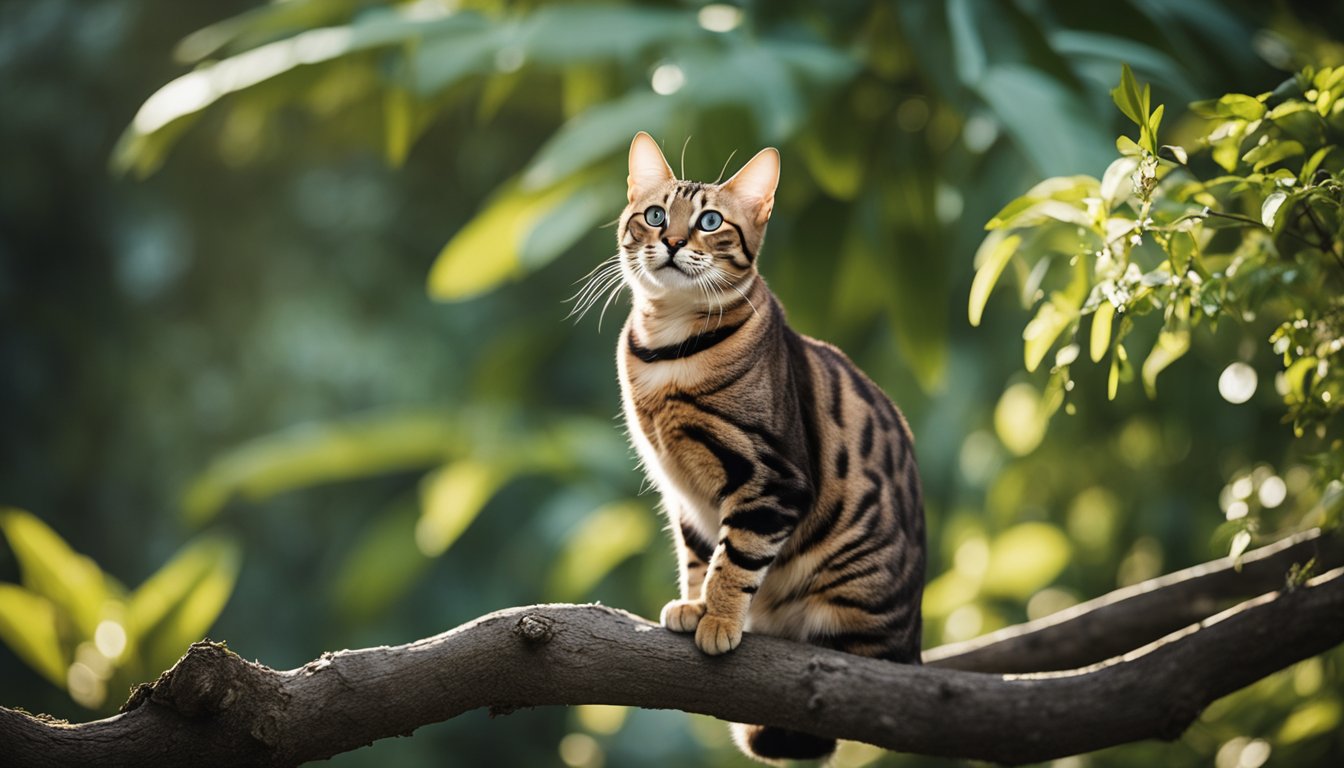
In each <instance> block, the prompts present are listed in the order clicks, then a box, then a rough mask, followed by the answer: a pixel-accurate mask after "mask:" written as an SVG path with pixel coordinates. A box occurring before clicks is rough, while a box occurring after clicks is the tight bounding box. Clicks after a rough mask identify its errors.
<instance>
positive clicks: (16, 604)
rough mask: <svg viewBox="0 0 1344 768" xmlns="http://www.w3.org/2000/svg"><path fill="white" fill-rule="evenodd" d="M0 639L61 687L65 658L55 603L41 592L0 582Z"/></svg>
mask: <svg viewBox="0 0 1344 768" xmlns="http://www.w3.org/2000/svg"><path fill="white" fill-rule="evenodd" d="M0 640H3V641H4V642H5V645H8V646H9V648H10V650H12V651H14V655H15V656H18V657H19V658H20V659H22V660H23V662H24V663H25V664H27V665H28V666H30V667H32V668H33V669H35V670H37V672H38V673H40V674H41V675H42V676H43V677H45V678H47V679H48V680H50V681H51V682H52V683H54V684H56V685H58V686H60V687H61V688H64V687H65V671H66V668H67V667H69V666H70V662H69V659H68V658H66V655H65V653H64V652H62V650H61V640H60V635H59V633H58V632H57V629H56V606H54V605H52V602H51V601H50V600H48V599H47V598H45V597H42V596H41V595H37V594H34V593H32V592H29V591H28V590H26V589H24V588H22V587H19V586H16V585H14V584H4V583H0Z"/></svg>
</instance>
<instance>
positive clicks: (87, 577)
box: [0, 508, 108, 638]
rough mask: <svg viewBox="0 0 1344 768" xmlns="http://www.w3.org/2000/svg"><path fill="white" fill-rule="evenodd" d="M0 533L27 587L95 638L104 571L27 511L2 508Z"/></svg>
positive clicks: (104, 585)
mask: <svg viewBox="0 0 1344 768" xmlns="http://www.w3.org/2000/svg"><path fill="white" fill-rule="evenodd" d="M0 531H3V532H4V534H5V538H6V539H8V541H9V546H10V548H11V549H13V550H14V557H15V558H16V559H17V560H18V562H19V570H20V572H21V573H22V574H23V584H24V586H25V587H27V588H28V589H29V590H31V591H32V592H33V593H34V594H37V595H40V596H42V597H44V598H46V599H47V600H50V601H51V604H52V605H53V606H55V607H56V609H58V610H60V611H64V612H65V613H66V614H67V615H68V616H69V618H70V619H71V621H73V623H74V625H75V629H76V631H78V632H79V633H80V634H81V635H82V636H83V637H86V638H91V637H93V632H94V630H95V629H96V628H97V626H98V621H99V620H100V616H101V612H102V607H103V602H104V601H105V600H106V599H107V592H108V584H107V583H106V579H105V577H104V575H103V572H102V570H101V569H100V568H99V567H98V566H97V565H96V564H95V563H94V562H93V561H92V560H90V559H89V558H87V557H85V556H83V555H80V554H78V553H77V552H75V551H74V550H72V549H70V546H69V545H68V544H66V543H65V540H64V539H62V538H61V537H60V535H59V534H57V533H56V532H55V531H53V530H52V529H51V528H50V527H48V526H47V524H46V523H44V522H42V521H41V520H39V519H38V518H37V517H36V516H34V515H32V514H29V513H28V512H24V511H22V510H18V509H12V508H0Z"/></svg>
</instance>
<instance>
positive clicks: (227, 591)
mask: <svg viewBox="0 0 1344 768" xmlns="http://www.w3.org/2000/svg"><path fill="white" fill-rule="evenodd" d="M241 565H242V552H241V550H240V549H239V548H238V546H237V544H235V543H234V542H232V541H229V540H221V539H215V540H211V539H206V540H204V541H202V542H199V543H196V544H194V545H188V547H187V549H186V551H185V552H184V554H183V555H180V556H178V557H176V558H174V560H173V562H172V563H170V564H169V565H168V566H165V567H166V568H167V567H174V566H175V567H177V568H180V570H181V574H182V575H183V576H185V577H187V578H189V579H191V580H192V583H191V586H190V587H189V588H188V589H186V590H185V591H184V592H182V595H181V599H180V600H178V602H177V603H176V605H175V606H173V607H172V608H171V609H170V610H169V611H168V612H167V613H166V615H164V617H163V619H162V620H161V621H159V622H158V623H157V626H156V628H155V629H154V631H153V632H152V634H151V635H150V636H149V638H148V641H147V642H146V643H145V645H146V649H145V653H144V661H145V664H146V665H148V668H149V669H167V668H168V667H169V666H170V665H172V664H173V662H175V661H176V660H177V659H178V657H179V656H181V655H182V654H183V653H184V652H185V651H186V650H187V646H189V645H191V644H192V643H194V642H196V641H197V640H200V639H201V638H203V637H205V633H206V632H207V631H209V629H210V627H211V626H212V625H213V624H214V623H215V620H216V619H217V618H219V614H220V613H221V612H222V611H223V610H224V606H225V605H226V604H227V603H228V602H229V597H230V596H231V595H232V594H233V587H234V584H235V583H236V582H237V580H238V570H239V568H240V567H241ZM157 575H158V574H156V576H157ZM150 583H153V584H154V587H153V589H152V591H151V592H150V593H149V594H150V595H154V594H155V593H158V594H159V595H162V594H163V593H169V596H170V597H172V596H175V595H171V593H172V592H176V591H178V589H180V587H176V586H169V585H168V584H167V583H166V582H165V581H158V582H155V581H154V577H151V578H150V581H149V582H146V584H150ZM142 589H143V587H142ZM145 601H146V603H149V604H148V605H146V606H144V607H142V608H141V611H142V613H143V614H146V615H150V616H152V614H153V613H154V610H153V609H154V608H157V607H158V606H157V605H155V603H156V602H157V600H156V598H155V597H151V596H147V597H146V598H145Z"/></svg>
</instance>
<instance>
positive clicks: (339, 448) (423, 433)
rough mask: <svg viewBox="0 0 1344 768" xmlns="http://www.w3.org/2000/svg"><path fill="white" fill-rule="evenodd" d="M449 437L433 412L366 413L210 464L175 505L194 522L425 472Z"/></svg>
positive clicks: (299, 430)
mask: <svg viewBox="0 0 1344 768" xmlns="http://www.w3.org/2000/svg"><path fill="white" fill-rule="evenodd" d="M456 445H457V438H456V437H455V436H454V434H453V432H452V425H451V424H449V422H448V421H447V419H446V417H445V415H444V414H443V412H441V411H435V410H421V411H414V410H408V411H401V412H397V411H394V412H389V413H374V414H369V415H364V416H358V417H354V418H350V419H346V420H342V421H333V422H328V423H321V424H304V425H300V426H296V427H293V428H291V429H287V430H284V431H282V432H277V433H275V434H273V435H267V436H265V437H260V438H257V439H255V440H252V441H251V442H248V443H245V444H243V445H242V446H240V447H239V448H237V449H235V450H233V451H230V452H229V453H227V454H225V455H224V456H221V457H220V458H218V459H215V460H214V461H212V462H211V463H210V466H209V467H208V468H207V469H206V471H205V472H204V473H203V474H202V475H201V476H199V477H197V478H196V479H195V480H193V481H192V483H191V485H190V486H189V487H188V489H187V492H186V494H185V497H184V500H183V507H184V511H185V513H186V516H187V518H188V519H189V520H191V521H192V522H194V523H198V524H199V523H204V522H206V521H208V520H209V519H211V518H213V517H214V516H215V515H216V514H218V512H219V511H220V509H222V508H223V506H224V505H225V504H226V503H228V501H229V500H230V499H231V498H233V497H234V496H239V495H240V496H243V497H245V498H248V499H252V500H257V499H264V498H267V497H269V496H272V495H274V494H277V493H281V492H283V491H289V490H294V489H296V488H305V487H308V486H312V485H317V484H320V483H327V482H332V481H335V480H346V479H351V478H357V477H369V476H372V475H377V474H382V473H385V472H392V471H397V470H405V469H414V468H417V467H430V466H433V465H435V464H437V463H439V462H441V461H443V459H444V457H445V456H447V455H448V454H449V453H451V452H452V451H453V450H454V448H455V447H456Z"/></svg>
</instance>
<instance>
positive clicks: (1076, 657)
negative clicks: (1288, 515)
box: [924, 528, 1344, 672]
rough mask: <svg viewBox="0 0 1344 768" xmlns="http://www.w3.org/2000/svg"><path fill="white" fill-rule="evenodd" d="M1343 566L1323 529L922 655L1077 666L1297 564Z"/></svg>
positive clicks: (934, 662)
mask: <svg viewBox="0 0 1344 768" xmlns="http://www.w3.org/2000/svg"><path fill="white" fill-rule="evenodd" d="M1311 560H1314V561H1315V566H1314V568H1315V572H1316V573H1321V572H1324V571H1328V570H1331V569H1333V568H1338V567H1340V566H1344V537H1342V536H1339V535H1331V534H1325V533H1322V531H1321V529H1319V528H1313V529H1311V530H1309V531H1305V532H1303V533H1299V534H1297V535H1295V536H1289V537H1287V538H1285V539H1282V540H1280V541H1277V542H1275V543H1273V544H1270V545H1269V546H1265V547H1261V548H1259V549H1255V550H1251V551H1250V552H1247V553H1246V554H1245V555H1244V556H1242V558H1241V560H1240V561H1237V560H1236V559H1235V558H1231V557H1224V558H1222V559H1219V560H1213V561H1210V562H1207V563H1201V564H1200V565H1196V566H1192V567H1190V568H1186V569H1184V570H1181V571H1176V572H1174V573H1169V574H1167V575H1165V576H1159V577H1157V578H1155V579H1150V580H1148V581H1145V582H1142V583H1140V584H1135V585H1133V586H1130V587H1125V588H1124V589H1117V590H1116V591H1114V592H1111V593H1109V594H1106V595H1103V596H1101V597H1098V598H1096V599H1095V600H1089V601H1087V602H1085V603H1080V604H1078V605H1075V606H1073V607H1072V608H1069V609H1066V610H1063V611H1058V612H1056V613H1052V614H1050V615H1049V616H1046V617H1044V618H1041V619H1038V620H1036V621H1029V622H1027V623H1025V624H1018V625H1015V626H1011V627H1005V628H1003V629H1001V630H999V631H997V632H991V633H990V634H988V635H982V636H980V637H977V638H974V639H972V640H967V641H965V642H962V643H949V644H947V645H943V646H939V647H938V648H933V649H931V650H929V651H926V652H925V653H924V663H925V664H928V665H931V666H937V667H947V668H948V669H964V670H967V671H970V672H1046V671H1050V670H1060V669H1076V668H1078V667H1084V666H1087V665H1088V664H1095V663H1097V662H1099V661H1104V660H1106V659H1109V658H1111V657H1112V656H1117V655H1119V654H1122V653H1125V652H1126V651H1129V650H1132V649H1134V648H1138V647H1140V646H1142V645H1145V644H1147V643H1150V642H1152V641H1154V640H1157V639H1158V638H1161V637H1164V636H1166V635H1168V634H1170V633H1172V632H1175V631H1177V630H1179V629H1181V628H1182V627H1185V626H1188V625H1190V624H1192V623H1194V622H1197V621H1199V620H1200V619H1202V618H1204V617H1206V616H1210V615H1212V614H1213V613H1214V612H1215V611H1218V610H1220V609H1222V608H1225V607H1227V606H1228V605H1231V604H1232V602H1233V601H1238V600H1245V599H1246V598H1249V597H1253V596H1255V595H1259V594H1263V593H1265V592H1270V591H1272V590H1275V589H1279V588H1280V587H1282V586H1284V583H1285V577H1286V576H1287V574H1288V571H1289V569H1290V568H1292V566H1293V565H1295V564H1304V563H1307V562H1308V561H1311Z"/></svg>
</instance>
